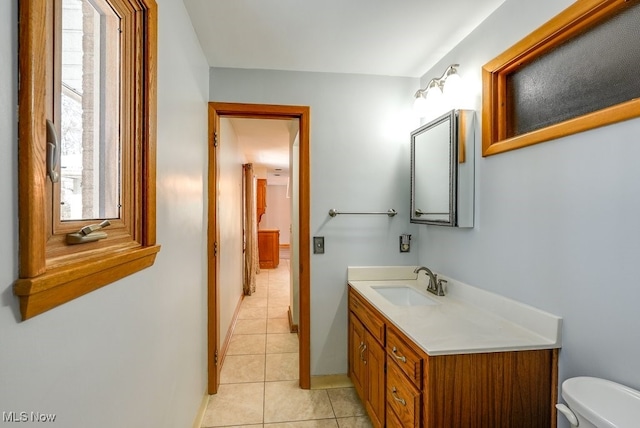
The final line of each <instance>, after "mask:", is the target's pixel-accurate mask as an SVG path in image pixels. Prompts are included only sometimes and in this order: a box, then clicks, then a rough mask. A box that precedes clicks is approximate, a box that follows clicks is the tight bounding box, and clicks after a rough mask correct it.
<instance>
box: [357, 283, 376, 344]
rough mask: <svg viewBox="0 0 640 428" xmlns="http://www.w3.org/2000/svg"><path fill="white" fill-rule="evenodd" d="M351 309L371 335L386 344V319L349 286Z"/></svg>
mask: <svg viewBox="0 0 640 428" xmlns="http://www.w3.org/2000/svg"><path fill="white" fill-rule="evenodd" d="M349 310H350V311H352V312H353V313H354V314H355V315H356V316H357V317H358V319H359V320H360V321H361V322H362V324H363V325H364V326H365V328H366V329H367V330H369V332H370V333H371V335H372V336H373V337H374V338H375V339H376V340H377V341H378V342H380V343H381V344H382V345H383V346H384V321H383V320H382V319H381V318H380V317H379V316H378V315H376V313H375V312H374V311H373V310H372V309H370V308H369V306H368V305H367V304H366V303H365V302H364V300H363V299H362V298H360V296H358V295H357V294H356V292H355V291H353V290H352V289H351V288H349Z"/></svg>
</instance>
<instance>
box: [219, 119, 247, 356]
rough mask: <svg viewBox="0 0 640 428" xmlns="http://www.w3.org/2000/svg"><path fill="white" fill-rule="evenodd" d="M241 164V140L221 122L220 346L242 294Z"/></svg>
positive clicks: (225, 120)
mask: <svg viewBox="0 0 640 428" xmlns="http://www.w3.org/2000/svg"><path fill="white" fill-rule="evenodd" d="M242 163H243V158H242V156H241V154H240V151H239V149H238V137H237V136H236V133H235V131H234V129H233V126H232V125H231V122H230V121H229V119H227V118H221V119H220V145H219V146H218V168H219V170H218V174H219V175H218V179H219V183H218V201H219V205H218V221H219V222H220V224H219V227H220V243H219V254H220V266H219V268H220V272H219V275H218V293H219V298H220V343H219V344H220V345H222V344H223V341H224V340H225V338H226V336H227V334H228V333H229V329H230V328H231V323H232V322H233V315H234V313H235V311H236V308H237V307H238V305H239V304H240V300H241V299H242V294H243V291H242V282H243V270H242V269H243V257H244V256H243V252H242V229H243V223H244V222H243V218H242V212H243V211H242V191H243V190H242Z"/></svg>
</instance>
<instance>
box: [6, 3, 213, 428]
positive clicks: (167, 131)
mask: <svg viewBox="0 0 640 428" xmlns="http://www.w3.org/2000/svg"><path fill="white" fill-rule="evenodd" d="M158 4H159V52H158V164H157V180H158V182H157V197H158V204H157V235H158V242H159V243H160V244H161V245H162V250H161V251H160V253H159V254H158V257H157V259H156V263H155V265H154V266H153V267H151V268H149V269H145V270H144V271H142V272H139V273H136V274H134V275H132V276H130V277H127V278H126V279H123V280H121V281H118V282H116V283H114V284H111V285H108V286H106V287H104V288H101V289H100V290H97V291H95V292H92V293H90V294H88V295H86V296H83V297H80V298H79V299H76V300H74V301H72V302H70V303H67V304H65V305H63V306H61V307H58V308H56V309H53V310H51V311H49V312H46V313H44V314H42V315H39V316H37V317H35V318H33V319H30V320H28V321H25V322H20V321H19V311H18V301H17V299H16V297H15V296H14V295H13V292H12V283H13V281H14V280H15V279H16V277H17V265H18V260H17V256H16V254H17V230H18V229H17V216H18V212H17V210H18V208H17V191H16V189H17V174H18V173H17V142H16V141H17V128H16V113H15V111H16V107H15V106H16V105H17V95H16V94H17V83H16V81H17V80H16V79H17V72H16V70H17V68H18V66H17V53H16V52H17V36H16V34H17V0H10V1H3V2H0V57H1V58H3V60H2V61H0V76H1V78H0V151H1V153H2V155H0V197H1V198H2V203H1V204H0V237H1V238H2V239H0V255H1V257H0V296H1V298H0V337H1V338H2V339H1V340H2V345H1V346H0V379H1V381H0V411H17V412H20V411H27V412H31V411H34V412H51V413H55V414H57V421H56V422H57V424H56V425H57V426H64V427H87V426H91V427H95V428H101V427H103V428H113V427H145V426H153V427H167V428H169V427H171V428H173V427H184V426H190V425H191V423H192V422H193V420H194V417H195V415H196V412H197V410H198V406H199V405H200V401H201V399H202V396H203V394H204V392H205V390H206V375H207V371H206V370H207V368H206V306H205V305H206V288H205V278H206V276H205V275H206V260H205V251H206V228H205V225H206V223H205V207H204V203H203V201H204V200H205V198H206V187H205V185H204V183H205V181H206V180H205V179H206V171H207V169H206V159H207V155H206V154H207V136H206V130H207V108H206V107H207V106H206V102H207V98H208V65H207V63H206V61H205V60H204V56H203V54H202V51H201V49H200V46H199V43H198V41H197V39H196V36H195V34H194V32H193V29H192V27H191V24H190V21H189V18H188V16H187V13H186V11H185V9H184V6H183V4H182V1H180V0H158ZM178 82H179V84H177V83H178ZM39 425H41V424H39ZM39 425H38V426H39ZM21 426H25V427H27V426H32V425H31V424H29V423H23V424H21Z"/></svg>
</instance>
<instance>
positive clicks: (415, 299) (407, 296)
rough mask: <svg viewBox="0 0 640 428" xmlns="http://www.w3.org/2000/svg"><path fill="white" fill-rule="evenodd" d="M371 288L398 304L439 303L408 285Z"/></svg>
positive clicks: (428, 304)
mask: <svg viewBox="0 0 640 428" xmlns="http://www.w3.org/2000/svg"><path fill="white" fill-rule="evenodd" d="M371 288H373V289H374V290H375V291H377V292H378V293H379V294H380V295H381V296H382V297H384V298H385V299H387V300H388V301H389V302H391V303H393V304H394V305H396V306H432V305H437V304H438V302H436V301H435V300H432V299H430V298H428V297H427V296H425V295H423V294H421V293H418V292H417V291H416V290H414V289H413V288H411V287H407V286H406V285H400V286H398V285H374V286H372V287H371Z"/></svg>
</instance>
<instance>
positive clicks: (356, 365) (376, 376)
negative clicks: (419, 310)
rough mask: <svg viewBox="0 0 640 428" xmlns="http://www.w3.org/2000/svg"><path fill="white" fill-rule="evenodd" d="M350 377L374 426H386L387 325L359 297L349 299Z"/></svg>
mask: <svg viewBox="0 0 640 428" xmlns="http://www.w3.org/2000/svg"><path fill="white" fill-rule="evenodd" d="M349 309H350V312H349V377H350V378H351V380H352V382H353V385H354V386H355V389H356V392H357V393H358V396H359V397H360V399H361V400H362V403H363V404H364V407H365V409H366V410H367V413H368V414H369V418H370V419H371V424H372V425H373V426H374V427H384V426H385V407H386V391H385V366H386V361H385V351H384V336H385V335H384V322H383V321H382V319H381V318H379V317H378V316H377V315H376V313H375V312H373V308H370V307H369V305H368V304H366V303H364V302H363V301H362V300H361V299H359V298H358V297H357V296H355V295H353V296H350V299H349Z"/></svg>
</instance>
